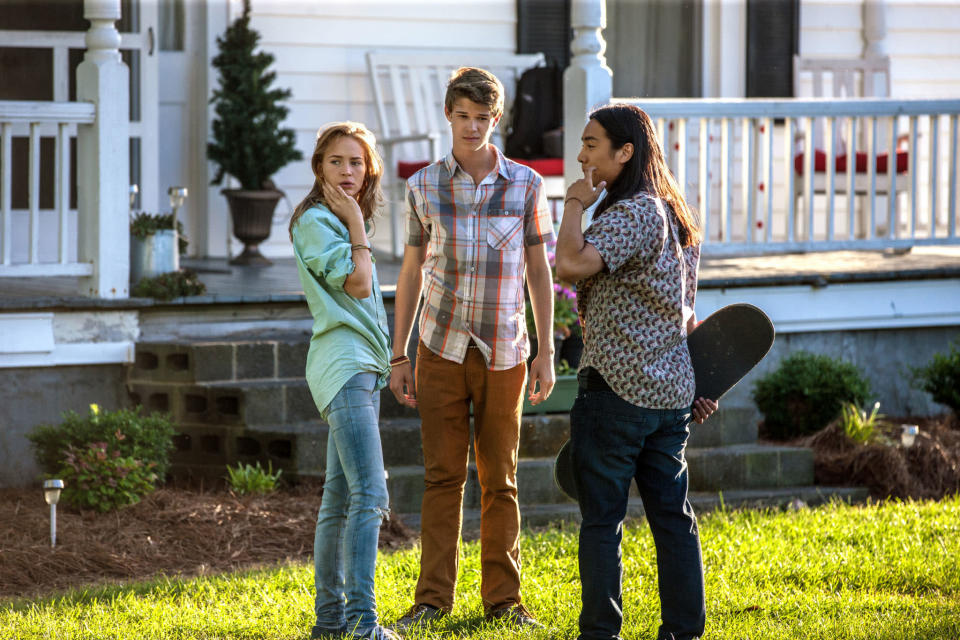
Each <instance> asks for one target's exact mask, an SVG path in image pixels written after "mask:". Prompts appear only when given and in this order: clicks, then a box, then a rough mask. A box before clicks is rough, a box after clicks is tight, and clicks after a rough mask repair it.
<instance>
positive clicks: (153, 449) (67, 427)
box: [27, 404, 174, 481]
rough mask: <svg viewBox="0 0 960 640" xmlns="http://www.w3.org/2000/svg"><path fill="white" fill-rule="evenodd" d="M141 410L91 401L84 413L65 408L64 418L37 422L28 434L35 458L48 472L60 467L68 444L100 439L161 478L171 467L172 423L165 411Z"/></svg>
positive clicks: (78, 445) (84, 445)
mask: <svg viewBox="0 0 960 640" xmlns="http://www.w3.org/2000/svg"><path fill="white" fill-rule="evenodd" d="M141 411H142V409H141V408H140V407H137V408H136V409H119V410H117V411H101V410H100V407H99V406H97V405H96V404H91V405H90V412H89V413H88V414H87V415H80V414H78V413H75V412H73V411H67V412H65V413H64V414H63V422H61V423H60V424H57V425H50V424H44V425H40V426H38V427H36V428H34V430H33V431H31V432H30V433H29V434H27V438H28V439H29V440H30V442H31V443H32V444H33V448H34V452H35V454H36V458H37V462H38V463H39V464H40V467H41V468H42V469H43V470H44V471H45V472H46V473H48V474H55V473H58V472H59V471H60V470H61V467H62V465H63V463H64V460H65V459H66V452H67V450H68V449H69V448H70V447H71V446H72V447H75V448H76V449H78V450H80V451H83V450H85V449H87V448H88V447H89V446H90V445H91V444H95V443H102V444H104V445H105V449H106V450H108V451H109V452H110V455H113V452H114V451H115V452H117V455H118V456H119V457H121V458H132V459H134V460H138V461H140V462H141V463H143V464H145V465H151V472H152V473H155V474H156V475H157V479H158V480H161V481H162V480H163V479H164V478H165V477H166V474H167V469H169V467H170V452H171V451H172V450H173V435H174V428H173V423H171V422H170V418H169V417H168V416H167V415H164V414H157V413H154V414H150V415H141Z"/></svg>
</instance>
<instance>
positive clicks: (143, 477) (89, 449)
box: [57, 442, 157, 511]
mask: <svg viewBox="0 0 960 640" xmlns="http://www.w3.org/2000/svg"><path fill="white" fill-rule="evenodd" d="M155 466H156V465H155V464H154V463H152V462H149V463H146V464H145V463H143V462H141V461H140V460H137V459H136V458H133V457H131V456H121V455H120V451H118V450H117V449H111V448H109V447H108V445H107V443H106V442H94V443H91V444H88V445H86V446H85V447H84V446H81V447H77V446H73V445H70V446H68V447H67V448H66V451H65V452H64V460H63V464H62V466H61V467H60V470H59V471H58V472H57V475H58V476H59V477H60V478H61V479H62V480H63V499H64V500H65V501H66V502H68V503H70V504H72V505H74V506H76V507H80V508H83V509H96V510H97V511H111V510H113V509H118V508H120V507H124V506H126V505H129V504H135V503H137V502H140V498H141V497H142V496H144V495H146V494H148V493H150V492H151V491H153V489H154V485H155V483H156V481H157V474H156V473H155V472H154V467H155Z"/></svg>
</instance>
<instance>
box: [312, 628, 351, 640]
mask: <svg viewBox="0 0 960 640" xmlns="http://www.w3.org/2000/svg"><path fill="white" fill-rule="evenodd" d="M346 633H347V628H346V627H345V626H343V627H336V628H334V627H318V626H317V625H313V629H312V630H311V631H310V640H329V639H330V638H342V637H343V636H344V634H346Z"/></svg>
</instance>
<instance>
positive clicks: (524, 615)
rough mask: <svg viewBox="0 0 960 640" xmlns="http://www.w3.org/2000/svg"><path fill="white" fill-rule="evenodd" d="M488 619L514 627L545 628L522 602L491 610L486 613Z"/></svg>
mask: <svg viewBox="0 0 960 640" xmlns="http://www.w3.org/2000/svg"><path fill="white" fill-rule="evenodd" d="M486 619H487V620H491V621H493V620H498V621H501V622H504V623H506V624H509V625H510V626H512V627H529V628H531V629H543V628H544V626H543V625H542V624H540V623H539V622H537V620H536V618H534V617H533V614H532V613H530V612H529V611H527V608H526V607H524V606H523V605H522V604H513V605H510V606H508V607H503V608H502V609H497V610H495V611H491V612H489V613H488V614H487V615H486Z"/></svg>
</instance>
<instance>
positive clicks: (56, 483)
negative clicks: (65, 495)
mask: <svg viewBox="0 0 960 640" xmlns="http://www.w3.org/2000/svg"><path fill="white" fill-rule="evenodd" d="M61 490H63V480H44V481H43V499H44V500H45V501H46V502H47V504H48V505H50V547H51V548H53V547H55V546H57V503H58V502H60V491H61Z"/></svg>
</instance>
